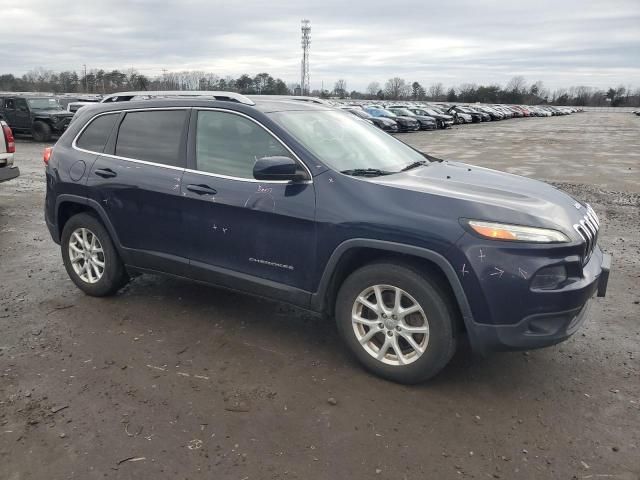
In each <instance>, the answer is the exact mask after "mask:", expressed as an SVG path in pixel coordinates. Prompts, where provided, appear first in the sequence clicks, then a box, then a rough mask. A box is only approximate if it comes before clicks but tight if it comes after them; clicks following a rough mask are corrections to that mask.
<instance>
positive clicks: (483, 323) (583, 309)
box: [461, 243, 611, 352]
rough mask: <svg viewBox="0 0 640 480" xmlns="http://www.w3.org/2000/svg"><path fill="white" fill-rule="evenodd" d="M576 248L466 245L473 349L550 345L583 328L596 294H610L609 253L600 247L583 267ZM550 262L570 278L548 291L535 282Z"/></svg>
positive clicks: (465, 275)
mask: <svg viewBox="0 0 640 480" xmlns="http://www.w3.org/2000/svg"><path fill="white" fill-rule="evenodd" d="M574 249H575V247H574V246H571V245H569V246H564V247H562V246H558V247H548V248H545V247H543V246H538V247H536V248H526V247H525V248H519V247H518V246H513V247H509V246H501V247H494V246H492V245H491V244H490V243H489V244H484V245H482V246H480V245H477V244H476V245H475V246H473V247H468V248H466V249H465V250H466V251H465V257H466V258H465V259H463V261H466V262H468V263H467V264H466V265H465V266H464V268H463V270H464V271H463V273H462V274H461V277H462V278H461V280H462V281H463V286H464V289H465V292H466V293H467V298H468V299H469V301H470V306H471V309H472V312H473V320H472V321H470V322H467V324H466V327H467V332H468V334H469V339H470V341H471V344H472V346H473V348H474V350H476V351H479V352H487V351H497V350H523V349H534V348H541V347H546V346H550V345H554V344H557V343H559V342H562V341H563V340H566V339H567V338H569V337H570V336H571V335H573V334H574V333H575V332H576V331H577V330H578V329H579V328H580V326H581V325H582V323H583V322H584V321H585V319H586V318H587V316H588V311H589V304H590V302H591V300H592V298H593V297H594V296H596V295H597V296H599V297H604V296H605V295H606V292H607V284H608V280H609V270H610V268H611V256H610V255H607V254H604V253H602V251H601V250H600V248H599V247H596V248H595V250H594V251H593V253H592V255H591V257H590V259H589V261H588V262H587V263H586V264H584V265H583V264H582V262H581V257H579V256H578V255H574V254H573V253H574ZM552 265H564V266H565V268H566V271H567V275H568V276H567V277H566V280H564V281H562V282H560V283H559V284H558V285H557V286H553V287H550V288H549V289H542V288H541V287H537V286H535V285H534V283H535V282H534V280H535V279H536V278H538V273H544V272H545V270H546V269H547V268H548V267H549V266H552ZM461 271H462V270H461Z"/></svg>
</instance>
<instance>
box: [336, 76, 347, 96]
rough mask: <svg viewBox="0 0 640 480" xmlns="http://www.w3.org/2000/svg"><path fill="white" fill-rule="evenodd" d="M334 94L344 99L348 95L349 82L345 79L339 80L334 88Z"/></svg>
mask: <svg viewBox="0 0 640 480" xmlns="http://www.w3.org/2000/svg"><path fill="white" fill-rule="evenodd" d="M333 92H334V93H335V94H336V96H338V97H340V98H344V97H346V95H347V81H346V80H344V79H342V78H341V79H340V80H338V81H337V82H336V83H335V85H334V86H333Z"/></svg>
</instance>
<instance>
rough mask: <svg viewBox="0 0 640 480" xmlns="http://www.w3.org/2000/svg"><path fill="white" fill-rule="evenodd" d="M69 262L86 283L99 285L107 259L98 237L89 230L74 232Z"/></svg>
mask: <svg viewBox="0 0 640 480" xmlns="http://www.w3.org/2000/svg"><path fill="white" fill-rule="evenodd" d="M69 260H70V261H71V266H72V267H73V271H74V272H75V273H76V275H78V277H80V278H81V279H82V280H83V281H84V282H87V283H97V282H99V281H100V279H101V278H102V276H103V275H104V269H105V257H104V250H103V248H102V244H101V243H100V240H99V239H98V237H97V236H96V235H95V234H94V233H93V232H92V231H91V230H89V229H88V228H78V229H76V230H74V232H73V233H72V234H71V237H70V238H69Z"/></svg>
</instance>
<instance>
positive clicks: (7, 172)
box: [0, 167, 20, 182]
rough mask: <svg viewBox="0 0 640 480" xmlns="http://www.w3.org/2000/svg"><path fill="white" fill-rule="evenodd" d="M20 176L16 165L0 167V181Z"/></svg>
mask: <svg viewBox="0 0 640 480" xmlns="http://www.w3.org/2000/svg"><path fill="white" fill-rule="evenodd" d="M18 176H20V169H19V168H18V167H2V168H0V182H6V181H7V180H12V179H14V178H16V177H18Z"/></svg>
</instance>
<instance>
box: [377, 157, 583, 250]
mask: <svg viewBox="0 0 640 480" xmlns="http://www.w3.org/2000/svg"><path fill="white" fill-rule="evenodd" d="M370 181H372V182H375V183H378V184H381V185H386V186H389V187H394V188H399V189H404V190H410V191H413V192H421V193H425V194H430V195H438V196H444V197H448V198H452V199H457V200H460V201H463V202H465V203H467V205H466V207H465V208H464V211H468V214H467V213H465V215H466V216H467V217H468V218H474V219H477V220H487V221H496V222H504V223H514V224H520V225H530V226H539V227H547V228H556V229H560V230H561V231H563V232H564V233H565V234H567V235H569V237H570V238H573V239H575V240H577V239H579V238H578V237H577V234H576V232H575V231H574V230H573V225H574V224H575V223H577V222H578V221H579V220H580V219H582V218H583V216H584V215H585V214H586V209H585V206H584V205H583V204H581V203H579V202H576V201H575V200H574V199H573V198H571V197H570V196H569V195H568V194H567V193H565V192H563V191H561V190H558V189H557V188H555V187H552V186H551V185H549V184H546V183H544V182H540V181H537V180H532V179H530V178H526V177H521V176H518V175H512V174H509V173H503V172H499V171H496V170H491V169H488V168H481V167H476V166H473V165H467V164H464V163H458V162H448V161H445V162H433V163H430V164H428V165H426V166H424V167H419V168H415V169H412V170H409V171H407V172H402V173H398V174H394V175H389V176H383V177H373V178H371V179H370Z"/></svg>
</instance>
